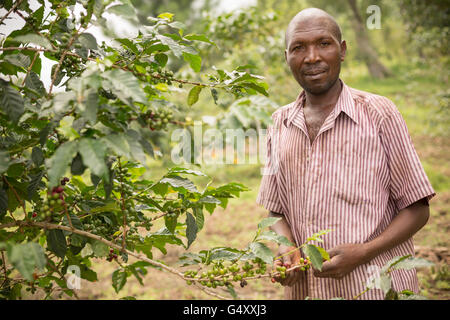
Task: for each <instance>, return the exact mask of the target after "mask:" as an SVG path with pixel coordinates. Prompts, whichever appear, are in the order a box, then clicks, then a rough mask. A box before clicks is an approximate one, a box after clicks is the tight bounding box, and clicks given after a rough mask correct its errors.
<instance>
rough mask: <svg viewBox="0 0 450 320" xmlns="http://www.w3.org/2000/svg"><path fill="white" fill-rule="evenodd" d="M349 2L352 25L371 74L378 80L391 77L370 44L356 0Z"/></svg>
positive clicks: (349, 0)
mask: <svg viewBox="0 0 450 320" xmlns="http://www.w3.org/2000/svg"><path fill="white" fill-rule="evenodd" d="M347 1H348V4H349V5H350V8H351V9H352V12H353V17H354V19H353V20H352V25H353V30H354V31H355V36H356V41H357V42H358V49H359V52H360V54H361V56H362V58H363V60H364V62H365V64H366V66H367V68H368V69H369V72H370V74H371V75H372V76H373V77H375V78H378V79H381V78H385V77H388V76H390V75H391V72H390V71H389V69H387V68H386V67H385V66H384V65H383V64H382V63H381V62H380V60H379V59H378V54H377V52H376V51H375V49H374V48H373V47H372V45H371V44H370V41H369V37H368V35H367V31H366V28H365V25H364V21H363V19H362V18H361V15H360V14H359V11H358V7H357V4H356V0H347Z"/></svg>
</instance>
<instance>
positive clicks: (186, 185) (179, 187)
mask: <svg viewBox="0 0 450 320" xmlns="http://www.w3.org/2000/svg"><path fill="white" fill-rule="evenodd" d="M159 183H160V184H169V185H170V186H171V187H172V188H173V189H174V190H176V191H178V192H181V193H186V191H189V192H192V193H198V190H197V188H196V187H195V185H194V183H193V182H192V181H190V180H189V179H186V178H182V177H177V176H174V177H165V178H163V179H161V180H160V181H159Z"/></svg>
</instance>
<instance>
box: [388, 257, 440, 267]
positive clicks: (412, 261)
mask: <svg viewBox="0 0 450 320" xmlns="http://www.w3.org/2000/svg"><path fill="white" fill-rule="evenodd" d="M433 265H434V263H432V262H430V261H427V260H425V259H423V258H408V259H405V260H402V261H399V262H398V263H396V264H395V265H394V266H391V267H392V268H394V269H404V270H411V269H414V268H423V267H431V266H433Z"/></svg>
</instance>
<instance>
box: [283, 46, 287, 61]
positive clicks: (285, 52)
mask: <svg viewBox="0 0 450 320" xmlns="http://www.w3.org/2000/svg"><path fill="white" fill-rule="evenodd" d="M284 61H286V63H287V49H284Z"/></svg>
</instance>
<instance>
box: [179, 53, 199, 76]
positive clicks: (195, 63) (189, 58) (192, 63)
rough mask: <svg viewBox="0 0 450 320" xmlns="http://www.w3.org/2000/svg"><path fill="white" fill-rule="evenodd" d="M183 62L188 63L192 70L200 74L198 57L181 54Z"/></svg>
mask: <svg viewBox="0 0 450 320" xmlns="http://www.w3.org/2000/svg"><path fill="white" fill-rule="evenodd" d="M183 58H184V61H186V62H188V63H189V65H190V66H191V68H192V70H194V71H195V72H200V69H201V68H202V58H201V57H200V56H199V55H196V54H191V53H188V52H183Z"/></svg>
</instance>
